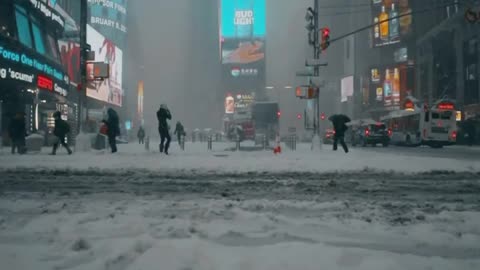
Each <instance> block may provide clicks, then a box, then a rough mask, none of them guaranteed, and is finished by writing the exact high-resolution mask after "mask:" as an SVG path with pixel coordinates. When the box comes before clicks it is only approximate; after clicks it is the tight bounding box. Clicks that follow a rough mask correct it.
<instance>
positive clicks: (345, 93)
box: [340, 76, 354, 102]
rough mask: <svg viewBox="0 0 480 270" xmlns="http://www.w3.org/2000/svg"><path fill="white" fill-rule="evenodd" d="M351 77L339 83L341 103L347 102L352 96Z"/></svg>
mask: <svg viewBox="0 0 480 270" xmlns="http://www.w3.org/2000/svg"><path fill="white" fill-rule="evenodd" d="M353 86H354V85H353V76H348V77H345V78H343V79H342V81H341V100H340V101H341V102H347V101H348V97H352V96H353Z"/></svg>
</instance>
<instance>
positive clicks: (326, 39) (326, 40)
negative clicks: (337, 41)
mask: <svg viewBox="0 0 480 270" xmlns="http://www.w3.org/2000/svg"><path fill="white" fill-rule="evenodd" d="M328 46H330V28H328V27H324V28H322V43H321V47H322V51H325V50H326V49H327V48H328Z"/></svg>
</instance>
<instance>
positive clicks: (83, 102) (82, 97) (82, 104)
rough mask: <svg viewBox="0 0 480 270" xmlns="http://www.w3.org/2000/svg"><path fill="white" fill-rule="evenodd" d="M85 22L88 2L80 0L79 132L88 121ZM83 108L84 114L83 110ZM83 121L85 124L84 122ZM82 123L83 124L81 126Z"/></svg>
mask: <svg viewBox="0 0 480 270" xmlns="http://www.w3.org/2000/svg"><path fill="white" fill-rule="evenodd" d="M87 21H88V2H87V0H80V75H81V78H80V86H79V89H78V90H79V91H80V94H79V104H78V114H79V117H78V119H79V132H81V131H82V128H83V129H84V128H85V126H84V125H85V124H86V121H85V120H87V119H88V110H87V59H88V52H89V51H90V48H89V46H88V44H87ZM84 108H85V112H83V109H84ZM84 113H85V114H86V117H85V119H82V116H83V114H84ZM84 121H85V122H84ZM82 122H84V123H83V124H82Z"/></svg>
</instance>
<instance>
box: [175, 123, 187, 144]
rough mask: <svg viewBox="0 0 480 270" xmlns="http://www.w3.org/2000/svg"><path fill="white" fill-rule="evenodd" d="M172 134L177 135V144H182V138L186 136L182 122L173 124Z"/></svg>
mask: <svg viewBox="0 0 480 270" xmlns="http://www.w3.org/2000/svg"><path fill="white" fill-rule="evenodd" d="M173 134H176V135H177V139H178V144H179V145H182V138H183V137H184V136H186V135H187V133H185V128H184V127H183V125H182V123H180V121H178V122H177V125H176V126H175V131H174V132H173Z"/></svg>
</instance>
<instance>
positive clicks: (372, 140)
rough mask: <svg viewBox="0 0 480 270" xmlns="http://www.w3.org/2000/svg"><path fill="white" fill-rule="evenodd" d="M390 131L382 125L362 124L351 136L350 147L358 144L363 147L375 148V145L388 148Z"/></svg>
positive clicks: (379, 123)
mask: <svg viewBox="0 0 480 270" xmlns="http://www.w3.org/2000/svg"><path fill="white" fill-rule="evenodd" d="M391 134H392V131H391V130H390V129H387V127H386V126H385V124H384V123H381V122H377V123H375V124H370V123H367V124H363V125H360V126H358V127H357V128H356V130H355V131H354V132H353V134H352V136H353V138H352V145H353V146H356V145H357V144H360V145H361V146H363V147H366V146H367V145H371V146H377V144H381V145H383V147H388V145H389V144H390V136H391Z"/></svg>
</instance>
